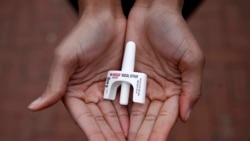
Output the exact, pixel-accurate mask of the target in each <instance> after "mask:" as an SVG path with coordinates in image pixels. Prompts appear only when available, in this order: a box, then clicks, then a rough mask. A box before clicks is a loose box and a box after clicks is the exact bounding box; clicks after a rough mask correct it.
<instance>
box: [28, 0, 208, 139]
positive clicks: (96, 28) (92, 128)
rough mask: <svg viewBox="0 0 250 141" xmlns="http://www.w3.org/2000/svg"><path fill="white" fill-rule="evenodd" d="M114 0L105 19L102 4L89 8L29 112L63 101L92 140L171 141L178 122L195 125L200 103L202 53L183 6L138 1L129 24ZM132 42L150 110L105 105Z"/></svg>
mask: <svg viewBox="0 0 250 141" xmlns="http://www.w3.org/2000/svg"><path fill="white" fill-rule="evenodd" d="M107 1H108V2H107V3H102V4H100V5H98V6H100V7H99V8H98V14H95V11H94V12H93V10H94V9H97V8H93V7H94V6H96V5H97V3H98V1H94V0H92V1H89V0H86V1H85V0H83V1H82V3H84V6H85V7H84V8H82V9H80V11H81V14H80V20H79V22H78V24H77V25H76V27H75V28H74V29H73V30H72V32H71V33H70V34H69V35H68V36H67V37H66V38H65V39H64V40H63V41H62V42H61V44H60V45H59V46H58V47H57V49H56V52H55V57H54V58H55V59H54V61H53V63H52V69H51V75H50V79H49V83H48V87H47V89H46V90H45V92H44V93H43V95H42V96H41V97H40V98H39V99H38V100H37V101H35V102H34V103H32V104H31V105H30V106H29V108H30V109H31V110H33V111H38V110H41V109H44V108H46V107H49V106H51V105H52V104H54V103H56V102H57V101H59V100H60V99H62V101H63V102H64V104H65V106H66V108H67V109H68V111H69V113H70V114H71V115H72V117H73V119H74V120H75V122H76V123H77V125H78V126H79V127H80V128H81V130H82V131H83V132H84V133H85V134H86V136H87V137H88V139H89V140H90V141H96V140H98V141H102V140H103V141H104V140H108V141H113V140H114V141H116V140H121V141H122V140H129V141H134V140H136V141H145V140H157V141H164V140H166V139H167V137H168V134H169V132H170V130H171V128H172V127H173V125H174V123H175V121H176V119H177V118H178V117H180V118H181V119H182V120H183V121H187V120H188V118H189V116H190V113H191V109H192V108H193V106H194V104H195V103H196V101H197V100H198V98H199V97H200V87H201V75H202V68H203V62H204V57H203V55H202V52H201V50H200V49H199V47H198V45H197V43H196V41H195V39H194V37H193V36H192V34H191V33H190V31H189V30H188V27H187V25H186V23H185V21H184V20H183V18H182V17H181V14H180V9H181V8H180V4H179V1H177V0H173V2H171V3H165V1H164V0H159V3H158V2H156V3H153V4H152V3H151V1H147V0H145V1H144V0H138V1H136V3H135V5H134V7H133V8H132V11H131V13H130V15H129V18H128V20H126V19H125V17H124V16H123V14H122V10H121V6H120V4H119V3H117V1H112V0H107ZM92 2H94V4H92V5H91V3H92ZM147 2H150V3H147ZM161 2H164V4H165V5H172V6H170V7H168V6H164V4H162V3H161ZM80 5H81V3H80ZM149 5H150V6H149ZM100 11H101V12H100ZM125 41H126V42H127V41H134V42H135V43H136V45H137V50H136V52H137V56H136V62H135V70H136V71H138V72H143V73H146V74H147V76H148V82H147V85H148V87H147V93H146V95H147V97H146V102H145V104H136V103H132V102H131V103H129V105H128V106H122V105H120V104H119V102H118V101H119V97H117V98H116V100H115V101H109V100H103V98H102V97H103V91H104V83H105V79H106V74H107V72H108V71H109V70H119V69H120V67H121V62H122V55H123V49H124V48H123V47H124V43H125ZM107 62H108V63H107Z"/></svg>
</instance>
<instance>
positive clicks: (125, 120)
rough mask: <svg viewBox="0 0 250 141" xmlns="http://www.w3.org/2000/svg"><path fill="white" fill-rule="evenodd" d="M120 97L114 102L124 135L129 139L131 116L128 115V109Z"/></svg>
mask: <svg viewBox="0 0 250 141" xmlns="http://www.w3.org/2000/svg"><path fill="white" fill-rule="evenodd" d="M119 100H120V96H119V95H118V97H117V98H116V99H115V100H114V101H113V104H114V107H115V110H116V112H117V115H118V118H119V121H120V124H121V127H122V129H123V132H124V135H125V137H126V138H127V137H128V129H129V114H128V107H127V106H125V105H121V104H120V102H119Z"/></svg>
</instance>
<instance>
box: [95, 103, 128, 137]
mask: <svg viewBox="0 0 250 141" xmlns="http://www.w3.org/2000/svg"><path fill="white" fill-rule="evenodd" d="M98 107H99V108H100V110H101V112H102V114H103V116H104V118H105V120H106V122H107V124H108V125H109V126H110V128H111V129H112V131H113V132H114V133H115V135H116V137H117V138H118V139H119V140H120V141H125V140H126V139H125V135H124V133H123V130H122V127H121V124H120V122H119V118H118V111H116V109H115V107H114V105H113V104H112V103H111V101H106V100H105V101H101V102H100V103H99V104H98Z"/></svg>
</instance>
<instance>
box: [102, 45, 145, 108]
mask: <svg viewBox="0 0 250 141" xmlns="http://www.w3.org/2000/svg"><path fill="white" fill-rule="evenodd" d="M135 50H136V45H135V43H134V42H132V41H129V42H128V43H127V44H126V48H125V51H124V56H123V62H122V70H121V71H116V70H111V71H108V74H107V79H106V84H105V90H104V97H103V98H104V99H109V100H115V97H116V93H117V88H118V87H119V86H121V93H120V104H121V105H128V101H129V92H130V85H131V86H132V87H133V102H135V103H142V104H143V103H145V96H146V86H147V75H146V74H144V73H139V72H134V66H135Z"/></svg>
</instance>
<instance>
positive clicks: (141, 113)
mask: <svg viewBox="0 0 250 141" xmlns="http://www.w3.org/2000/svg"><path fill="white" fill-rule="evenodd" d="M148 106H149V100H148V99H146V102H145V104H138V103H133V106H132V109H131V113H130V123H129V125H130V126H129V134H128V140H129V141H134V140H135V138H136V135H137V132H138V131H139V128H140V127H141V125H142V122H143V120H144V118H145V115H146V112H147V109H148Z"/></svg>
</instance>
